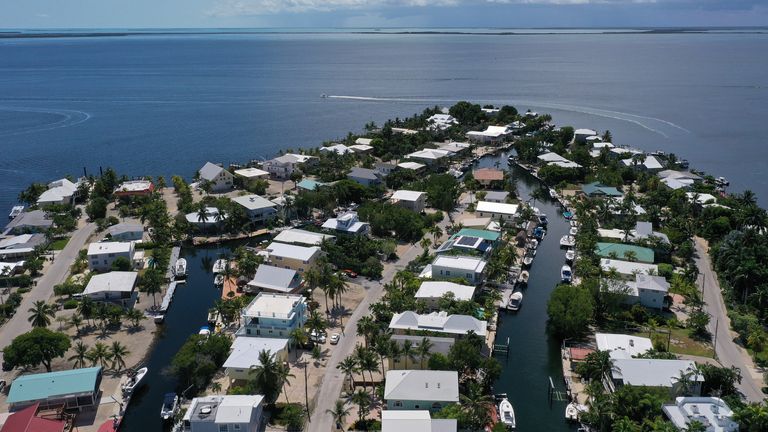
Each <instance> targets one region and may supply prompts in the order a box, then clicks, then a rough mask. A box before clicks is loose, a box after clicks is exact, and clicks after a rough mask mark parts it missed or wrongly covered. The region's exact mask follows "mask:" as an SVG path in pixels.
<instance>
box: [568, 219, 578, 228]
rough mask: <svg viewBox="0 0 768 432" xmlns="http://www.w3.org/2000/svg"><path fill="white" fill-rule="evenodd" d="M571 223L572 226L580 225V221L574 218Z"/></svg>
mask: <svg viewBox="0 0 768 432" xmlns="http://www.w3.org/2000/svg"><path fill="white" fill-rule="evenodd" d="M570 224H571V226H572V227H578V226H579V222H578V221H575V220H573V219H571V222H570Z"/></svg>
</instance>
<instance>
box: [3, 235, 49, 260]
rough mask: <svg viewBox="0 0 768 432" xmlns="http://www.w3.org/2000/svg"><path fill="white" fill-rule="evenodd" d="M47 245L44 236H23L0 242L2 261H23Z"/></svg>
mask: <svg viewBox="0 0 768 432" xmlns="http://www.w3.org/2000/svg"><path fill="white" fill-rule="evenodd" d="M45 244H46V239H45V235H44V234H22V235H17V236H13V237H8V238H4V239H2V240H0V260H11V259H21V258H26V257H28V256H30V255H32V254H33V253H34V252H35V249H36V248H38V247H43V246H44V245H45Z"/></svg>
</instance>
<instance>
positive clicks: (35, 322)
mask: <svg viewBox="0 0 768 432" xmlns="http://www.w3.org/2000/svg"><path fill="white" fill-rule="evenodd" d="M27 312H29V313H30V315H29V318H27V321H29V322H30V323H32V327H48V326H49V325H50V324H51V318H53V317H54V316H56V312H55V311H54V310H53V307H51V305H49V304H48V303H46V302H45V301H44V300H38V301H36V302H35V303H34V304H33V305H32V307H31V308H29V310H28V311H27Z"/></svg>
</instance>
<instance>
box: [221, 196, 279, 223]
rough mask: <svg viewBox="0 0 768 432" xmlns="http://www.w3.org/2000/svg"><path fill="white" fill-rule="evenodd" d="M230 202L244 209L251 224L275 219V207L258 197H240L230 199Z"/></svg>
mask: <svg viewBox="0 0 768 432" xmlns="http://www.w3.org/2000/svg"><path fill="white" fill-rule="evenodd" d="M232 201H233V202H236V203H237V204H240V205H241V206H242V207H243V208H244V209H245V213H246V214H247V215H248V218H249V219H250V220H251V222H256V223H265V222H267V221H268V220H271V219H274V218H275V217H277V205H275V203H273V202H272V201H270V200H268V199H266V198H263V197H260V196H258V195H242V196H238V197H234V198H232Z"/></svg>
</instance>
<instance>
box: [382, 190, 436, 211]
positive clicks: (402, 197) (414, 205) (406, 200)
mask: <svg viewBox="0 0 768 432" xmlns="http://www.w3.org/2000/svg"><path fill="white" fill-rule="evenodd" d="M390 201H391V202H392V204H395V205H398V206H400V207H404V208H407V209H408V210H411V211H414V212H416V213H421V212H423V211H424V207H425V206H426V203H427V193H426V192H421V191H411V190H405V189H401V190H399V191H396V192H395V193H393V194H392V198H390Z"/></svg>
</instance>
